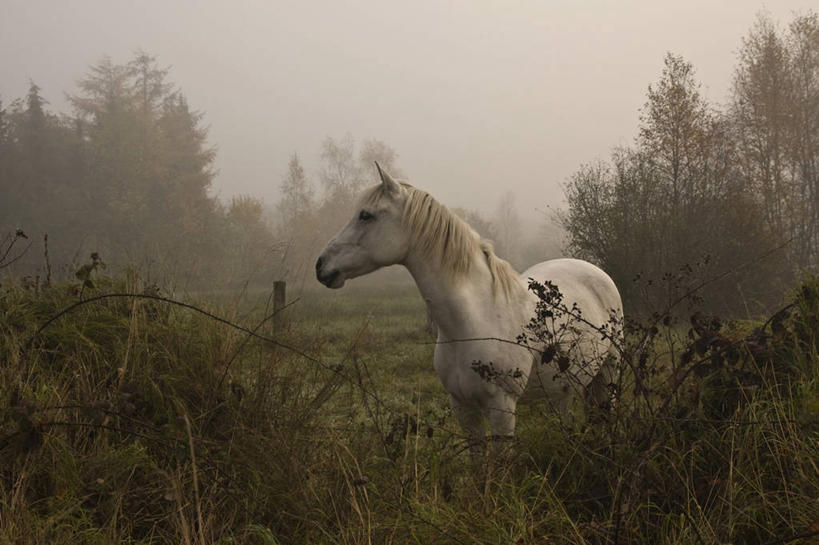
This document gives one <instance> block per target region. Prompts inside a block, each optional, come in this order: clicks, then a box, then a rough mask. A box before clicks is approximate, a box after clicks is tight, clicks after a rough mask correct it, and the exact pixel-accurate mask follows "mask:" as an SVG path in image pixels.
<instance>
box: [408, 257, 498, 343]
mask: <svg viewBox="0 0 819 545" xmlns="http://www.w3.org/2000/svg"><path fill="white" fill-rule="evenodd" d="M474 253H475V255H473V256H472V261H471V265H470V267H469V270H468V271H467V272H465V273H463V274H461V275H458V276H457V277H453V275H452V274H450V273H448V272H447V271H444V270H443V267H442V265H441V263H439V262H437V261H436V260H431V259H429V258H428V257H425V256H417V255H413V254H412V253H411V254H410V255H409V256H408V257H407V259H406V260H405V262H404V266H406V267H407V269H408V270H409V272H410V274H412V277H413V278H414V279H415V283H416V285H417V286H418V290H419V291H420V292H421V296H422V297H423V298H424V300H425V301H426V303H427V308H428V309H429V312H430V315H431V316H432V319H433V320H434V321H435V324H436V325H437V326H438V331H439V334H440V335H441V336H443V337H444V338H448V339H458V338H467V337H472V336H477V335H480V334H485V333H486V330H487V326H486V319H487V316H492V315H493V312H492V309H493V306H494V305H495V304H496V302H495V298H494V295H493V294H494V292H493V287H492V274H491V272H490V271H489V266H488V265H487V264H486V260H485V259H484V256H483V253H482V252H481V250H480V249H476V250H475V252H474Z"/></svg>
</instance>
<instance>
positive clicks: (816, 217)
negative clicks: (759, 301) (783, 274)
mask: <svg viewBox="0 0 819 545" xmlns="http://www.w3.org/2000/svg"><path fill="white" fill-rule="evenodd" d="M731 117H732V119H733V122H734V126H735V132H736V138H737V142H738V144H739V147H740V151H741V153H740V163H739V164H740V165H741V166H742V175H743V178H744V180H745V182H746V184H748V185H749V186H750V187H752V188H753V189H754V191H755V192H756V193H757V194H758V195H759V198H760V202H761V204H762V206H763V209H764V212H765V223H766V226H767V228H768V230H769V231H770V233H771V234H772V235H773V236H777V237H779V238H780V239H781V240H783V241H791V244H790V248H789V253H790V258H791V261H792V262H793V263H794V265H795V266H796V267H797V268H815V267H817V266H819V181H817V180H819V176H818V175H817V172H818V171H819V166H818V165H819V137H817V132H818V131H819V19H817V15H816V13H813V12H810V13H808V14H807V15H802V16H798V17H796V18H795V19H794V20H793V21H792V23H791V25H790V26H789V29H788V33H787V34H785V35H783V33H782V32H781V31H779V30H778V29H777V28H776V26H775V25H774V24H773V22H772V21H771V20H770V18H768V17H767V16H765V15H760V16H759V17H758V19H757V22H756V24H755V25H754V27H753V28H752V29H751V31H750V32H749V34H748V36H747V37H746V38H745V39H744V40H743V42H742V48H741V49H740V52H739V66H738V67H737V70H736V73H735V76H734V85H733V100H732V105H731Z"/></svg>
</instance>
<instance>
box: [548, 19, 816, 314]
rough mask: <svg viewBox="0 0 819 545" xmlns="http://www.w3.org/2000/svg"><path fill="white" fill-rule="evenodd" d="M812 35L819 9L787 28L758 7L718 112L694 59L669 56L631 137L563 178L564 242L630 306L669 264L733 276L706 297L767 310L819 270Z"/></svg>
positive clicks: (705, 275) (733, 308) (651, 291)
mask: <svg viewBox="0 0 819 545" xmlns="http://www.w3.org/2000/svg"><path fill="white" fill-rule="evenodd" d="M817 36H819V25H817V18H816V14H813V13H810V14H808V15H804V16H797V17H796V18H795V19H794V21H793V23H792V24H791V27H790V32H789V34H788V36H786V37H783V36H781V35H780V34H779V33H778V32H777V31H776V29H775V28H774V26H773V24H772V23H771V22H770V21H769V20H767V19H765V18H764V17H761V18H760V20H759V22H758V24H757V25H756V27H754V28H753V29H752V30H751V32H750V34H749V36H748V38H746V40H745V41H744V42H743V46H742V48H741V50H740V53H739V66H738V68H737V72H736V77H735V82H734V90H733V99H732V104H731V107H730V108H729V109H728V110H727V111H725V112H720V111H718V110H716V109H714V108H713V107H712V106H710V105H709V104H708V103H707V102H706V101H705V100H704V99H703V97H702V96H701V94H700V92H699V85H698V83H697V82H696V79H695V77H694V69H693V67H692V65H691V64H690V63H688V62H686V61H685V60H683V59H682V58H680V57H679V56H675V55H672V54H669V55H667V56H666V58H665V65H664V69H663V73H662V76H661V77H660V79H659V81H658V82H657V83H656V84H654V85H651V86H650V87H649V89H648V94H647V101H646V104H645V106H644V107H643V109H642V112H641V117H640V126H639V136H638V137H637V139H636V141H635V143H634V145H633V146H632V147H626V148H621V149H618V150H616V151H615V152H614V153H613V154H612V157H611V159H610V161H607V162H606V161H603V162H597V163H592V164H588V165H585V166H583V167H582V168H581V169H580V170H578V171H577V172H576V173H575V174H574V176H573V177H572V178H571V180H570V181H569V183H568V184H567V186H566V198H567V200H568V204H569V210H568V211H567V212H566V213H564V214H563V215H562V216H561V217H560V222H561V224H562V225H563V227H564V228H565V229H566V231H567V233H568V235H569V246H568V249H569V251H570V252H571V253H572V254H574V255H576V256H578V257H581V258H584V259H588V260H590V261H593V262H595V263H597V264H599V265H601V266H602V268H603V269H604V270H606V271H607V272H609V274H610V275H611V276H612V278H613V279H614V280H615V282H616V283H617V285H618V286H620V287H621V290H622V292H623V295H624V299H625V301H626V303H627V306H628V305H634V304H635V303H636V302H637V301H638V300H644V301H647V302H648V303H650V304H655V305H656V304H657V303H659V302H660V301H662V300H663V299H664V298H665V295H666V294H664V293H663V292H662V291H661V290H660V288H659V282H658V281H659V280H660V278H661V276H662V275H663V274H665V272H666V271H673V270H677V269H680V268H682V267H684V266H685V265H686V264H690V263H703V264H705V265H706V266H704V267H702V268H701V270H702V278H701V279H700V280H701V281H705V280H707V279H709V278H710V279H713V278H714V277H717V276H720V275H722V274H723V273H724V272H726V271H730V272H731V273H732V274H731V275H729V276H722V277H721V278H720V280H718V281H709V282H708V287H707V289H706V291H705V299H706V300H707V301H708V302H709V304H711V305H713V307H712V308H715V309H721V310H728V311H730V312H733V313H737V312H744V313H747V312H749V311H750V312H752V313H758V312H763V311H765V310H766V309H769V308H771V305H773V304H774V303H775V302H776V300H775V299H776V294H778V293H779V292H780V291H781V289H782V288H783V286H787V285H790V284H791V282H792V279H793V274H794V271H796V270H799V269H808V270H813V269H815V268H816V266H817V258H819V253H817V251H816V248H817V246H816V244H817V243H816V240H817V233H819V231H817V230H816V226H817V225H819V221H817V220H816V217H817V216H816V214H817V210H818V209H819V208H818V207H817V203H819V198H817V193H816V188H817V185H816V184H817V179H819V178H817V170H816V165H817V157H816V154H817V153H819V147H817V143H816V136H815V135H816V133H817V131H816V127H817V126H819V125H817V123H819V117H817V115H819V109H818V108H816V104H817V100H819V94H818V93H819V91H817V90H819V70H817V66H819V64H817V61H816V59H817V58H819V39H817ZM797 81H798V83H796V82H797ZM635 274H639V275H640V276H641V277H642V278H648V279H652V280H653V281H655V285H654V287H653V288H650V287H647V286H645V285H642V286H637V285H635V284H634V282H633V279H634V276H635ZM646 291H647V292H648V295H649V297H648V298H647V299H646V298H645V297H643V296H644V295H645V292H646Z"/></svg>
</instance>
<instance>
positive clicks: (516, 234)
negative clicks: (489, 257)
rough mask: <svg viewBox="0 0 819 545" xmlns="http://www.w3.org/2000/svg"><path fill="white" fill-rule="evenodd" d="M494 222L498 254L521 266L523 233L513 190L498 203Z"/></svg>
mask: <svg viewBox="0 0 819 545" xmlns="http://www.w3.org/2000/svg"><path fill="white" fill-rule="evenodd" d="M492 223H493V225H494V226H495V236H496V238H495V250H496V251H497V253H498V255H500V256H501V257H503V258H504V259H506V260H507V261H509V262H510V263H511V264H512V265H514V266H516V267H520V266H521V257H522V256H521V250H522V246H521V237H522V234H523V233H522V231H521V227H520V216H518V210H517V205H516V204H515V195H514V194H513V193H512V192H511V191H507V192H506V193H505V194H504V195H503V197H502V198H501V200H500V202H499V203H498V206H497V208H496V209H495V217H494V221H493V222H492Z"/></svg>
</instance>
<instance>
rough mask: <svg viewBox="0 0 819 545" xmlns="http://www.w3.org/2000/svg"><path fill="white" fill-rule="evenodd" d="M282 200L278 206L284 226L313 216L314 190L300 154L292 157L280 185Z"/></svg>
mask: <svg viewBox="0 0 819 545" xmlns="http://www.w3.org/2000/svg"><path fill="white" fill-rule="evenodd" d="M280 191H281V200H280V201H279V204H278V205H277V209H278V212H279V219H280V222H281V223H282V225H284V226H292V225H293V224H294V223H296V222H298V221H300V220H301V219H308V218H309V217H310V216H311V215H312V214H313V207H314V202H313V188H312V187H311V185H310V182H308V181H307V176H306V175H305V173H304V167H302V165H301V161H300V160H299V156H298V154H296V153H294V154H293V155H291V156H290V162H289V163H288V165H287V175H286V176H285V178H284V179H283V180H282V182H281V185H280Z"/></svg>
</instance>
